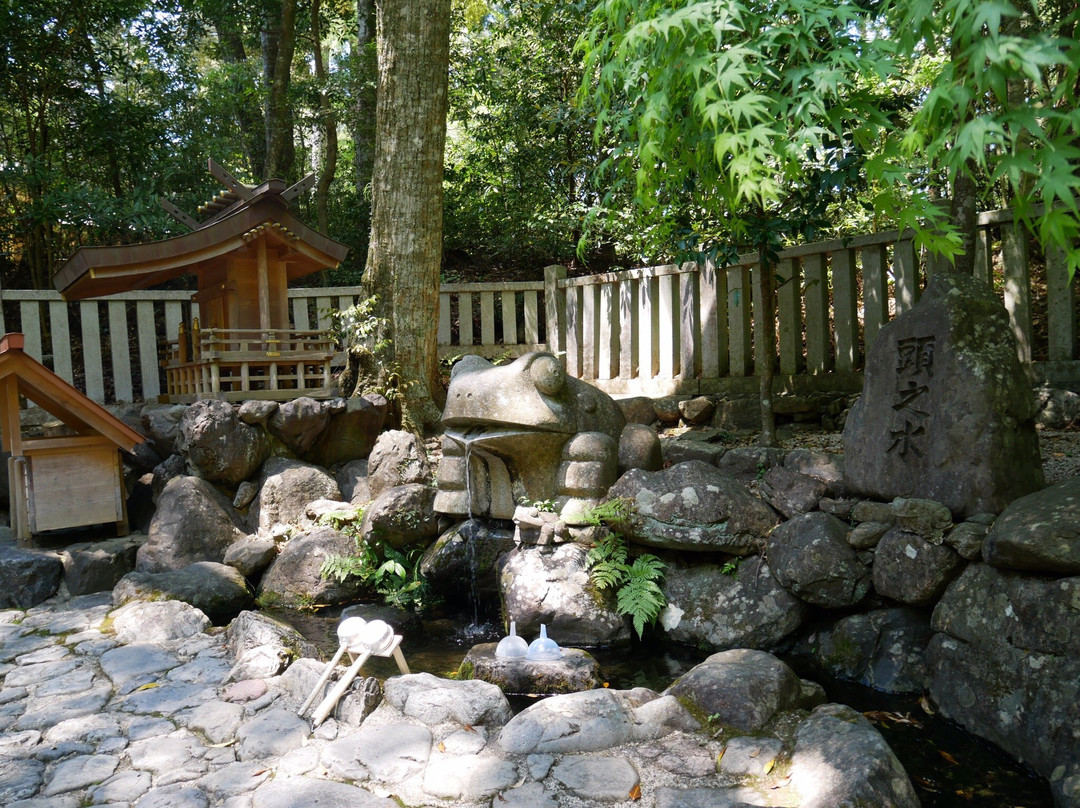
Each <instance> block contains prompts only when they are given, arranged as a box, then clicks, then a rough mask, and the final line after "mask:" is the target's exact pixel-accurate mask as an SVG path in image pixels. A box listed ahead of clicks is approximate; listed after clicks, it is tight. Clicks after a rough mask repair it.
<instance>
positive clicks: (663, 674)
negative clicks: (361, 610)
mask: <svg viewBox="0 0 1080 808" xmlns="http://www.w3.org/2000/svg"><path fill="white" fill-rule="evenodd" d="M270 613H271V614H272V615H273V616H275V617H277V618H278V619H280V620H283V621H285V622H287V623H289V624H291V625H293V626H295V627H296V629H297V630H299V631H300V632H301V633H302V634H303V635H304V636H305V637H307V639H308V640H310V641H311V642H313V643H315V644H316V645H318V646H319V647H320V648H321V649H322V650H323V652H324V653H325V654H326V656H327V657H328V658H329V657H330V656H331V655H332V654H333V653H334V651H336V650H337V634H336V627H337V623H338V618H337V615H336V614H334V613H319V614H310V613H305V612H292V611H286V610H275V611H272V612H270ZM501 636H502V631H501V627H499V626H497V625H496V624H494V623H475V622H473V621H472V615H467V616H462V617H459V618H449V619H444V620H437V621H430V622H425V624H424V628H423V631H422V632H411V633H406V634H405V637H404V639H403V641H402V644H401V649H402V652H403V653H404V654H405V659H406V661H407V662H408V663H409V668H410V670H412V672H413V673H421V672H428V673H433V674H436V675H438V676H445V675H448V674H450V673H451V672H454V671H456V670H457V667H458V665H459V664H460V663H461V660H462V659H463V658H464V656H465V654H466V653H467V652H468V650H469V648H470V647H471V646H473V645H474V644H477V643H483V642H495V641H497V640H498V639H499V638H500V637H501ZM554 639H556V640H558V638H557V637H555V638H554ZM591 653H592V654H593V656H595V657H596V659H597V661H598V662H599V663H600V669H601V672H602V674H603V677H604V681H605V683H606V684H607V685H608V686H610V687H613V688H620V689H622V688H631V687H638V686H643V687H649V688H652V689H654V690H663V689H664V688H666V687H667V686H668V685H670V684H671V683H672V681H674V680H675V679H676V678H678V677H679V676H681V675H682V674H683V673H685V672H686V671H687V670H689V669H690V668H692V667H693V666H694V665H696V664H698V663H699V662H701V661H702V660H704V659H705V657H706V656H708V654H707V653H706V652H704V651H699V650H697V649H693V648H687V647H682V646H672V645H661V644H659V643H635V644H634V645H633V646H631V647H630V648H629V649H621V650H619V651H612V650H593V651H591ZM789 662H790V663H791V664H792V665H793V666H794V667H795V668H796V670H798V672H799V674H800V675H801V676H804V677H806V678H809V679H813V680H815V681H817V682H819V683H821V685H822V686H823V687H824V688H825V692H826V693H827V695H828V697H829V699H830V701H836V702H840V703H842V704H847V705H850V706H851V707H854V708H855V709H857V710H861V711H863V712H864V714H866V715H867V717H868V718H870V720H872V721H873V722H874V724H875V726H877V727H878V729H879V730H880V731H881V733H882V735H884V736H885V739H886V740H887V741H888V743H889V745H890V746H891V747H892V749H893V751H894V752H895V753H896V755H897V757H898V758H899V759H900V761H901V763H903V765H904V768H905V769H906V770H907V772H908V775H909V776H910V777H911V779H912V782H913V784H914V785H915V789H916V792H917V793H918V796H919V800H920V801H921V803H922V806H923V808H961V806H963V808H1053V799H1052V798H1051V796H1050V789H1049V787H1048V785H1047V783H1046V781H1045V780H1043V779H1041V778H1038V777H1035V776H1033V775H1032V774H1031V773H1030V772H1029V771H1028V770H1026V769H1025V768H1023V767H1022V766H1020V765H1018V764H1016V763H1015V762H1014V761H1012V760H1011V759H1009V758H1008V757H1007V756H1006V755H1005V754H1004V753H1002V752H1001V751H1000V750H998V749H997V748H995V747H993V746H991V745H990V744H988V743H986V742H985V741H982V740H980V739H979V738H976V737H975V736H974V735H971V734H969V733H967V732H965V731H964V730H962V729H960V728H959V727H958V726H957V725H955V724H953V723H951V722H949V721H946V720H944V719H943V718H941V717H940V716H937V715H930V714H928V713H927V712H926V710H925V709H924V707H923V705H922V704H920V700H919V698H918V697H917V696H893V695H889V694H885V693H879V692H877V691H875V690H872V689H870V688H868V687H863V686H861V685H857V684H853V683H851V682H842V681H840V680H837V679H833V678H831V677H829V676H825V675H822V674H820V673H819V672H815V671H813V670H811V669H809V668H806V667H805V666H803V665H802V664H800V662H799V661H798V660H789ZM363 672H364V673H365V674H367V675H370V676H377V677H379V678H386V677H388V676H394V675H396V674H397V672H398V670H397V665H396V663H395V662H394V660H393V659H382V658H373V659H371V660H369V661H368V663H367V664H366V665H365V667H364V671H363ZM511 701H512V704H514V706H515V707H521V706H523V705H524V704H526V703H528V702H527V700H524V699H512V700H511ZM927 706H928V705H927Z"/></svg>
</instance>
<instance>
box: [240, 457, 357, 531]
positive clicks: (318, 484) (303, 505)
mask: <svg viewBox="0 0 1080 808" xmlns="http://www.w3.org/2000/svg"><path fill="white" fill-rule="evenodd" d="M259 478H260V483H261V484H260V486H259V493H258V494H256V495H255V499H254V501H253V502H252V503H251V508H250V509H249V510H248V524H249V526H250V528H251V530H252V531H266V530H269V529H270V528H272V527H273V526H274V525H276V524H286V525H289V524H299V523H300V522H301V521H302V519H303V516H304V512H305V511H306V510H307V506H308V503H310V502H313V501H314V500H317V499H330V500H335V501H340V500H341V491H340V490H339V489H338V486H337V481H335V480H334V478H333V477H331V476H330V475H329V474H327V472H326V470H325V469H322V468H320V467H318V466H312V465H310V464H308V463H305V462H303V461H302V460H293V459H291V458H287V457H271V458H270V459H269V460H267V461H266V463H264V464H263V467H262V471H261V472H260V473H259Z"/></svg>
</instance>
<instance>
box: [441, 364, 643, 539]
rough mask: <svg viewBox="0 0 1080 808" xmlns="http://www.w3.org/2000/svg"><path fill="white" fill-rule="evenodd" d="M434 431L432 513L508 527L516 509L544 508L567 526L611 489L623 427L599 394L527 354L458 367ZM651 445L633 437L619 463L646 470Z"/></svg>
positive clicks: (612, 406) (608, 400) (606, 399)
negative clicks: (439, 428)
mask: <svg viewBox="0 0 1080 808" xmlns="http://www.w3.org/2000/svg"><path fill="white" fill-rule="evenodd" d="M443 426H444V427H445V432H444V436H443V442H442V449H443V456H442V462H441V464H440V465H439V473H438V481H439V483H438V484H439V491H438V494H437V495H436V497H435V510H436V511H438V512H439V513H444V514H448V515H450V516H455V517H459V518H463V519H464V518H473V517H489V518H493V519H511V518H513V516H514V510H515V507H516V506H517V505H518V504H519V503H525V504H530V505H531V504H533V503H541V502H544V503H550V504H551V505H552V506H554V508H555V510H556V511H557V512H559V513H560V514H561V518H562V520H563V521H564V522H566V523H568V524H574V523H580V519H581V514H582V513H583V512H584V511H585V510H586V509H588V508H589V507H592V506H593V505H595V504H596V503H598V502H599V500H600V499H601V498H602V497H603V496H604V495H605V494H606V493H607V490H608V488H609V487H610V486H611V485H612V483H614V482H615V480H616V477H617V475H618V473H619V468H620V437H621V436H622V435H623V433H624V427H626V420H625V418H624V417H623V414H622V411H621V410H620V409H619V406H618V405H617V404H616V403H615V402H614V401H613V400H612V398H611V397H610V396H608V395H607V394H606V393H604V392H602V391H600V390H597V389H596V388H595V387H593V386H591V385H589V384H586V383H585V382H583V381H580V380H579V379H575V378H573V377H572V376H568V375H567V374H566V370H565V369H564V368H563V366H562V363H561V362H560V361H559V360H558V359H557V358H556V357H555V356H554V355H552V354H550V353H545V352H533V353H528V354H525V355H524V356H521V357H519V358H518V359H516V360H515V361H514V362H512V363H510V364H508V365H503V366H496V365H493V364H492V363H491V362H488V361H487V360H486V359H483V358H482V357H479V356H466V357H464V358H463V359H461V360H460V361H459V362H458V363H457V364H456V365H455V366H454V369H453V372H452V373H451V375H450V387H449V390H448V391H447V396H446V407H445V409H444V410H443ZM631 426H633V427H635V428H636V429H637V430H642V429H645V430H649V432H651V429H649V428H648V427H642V426H640V425H636V424H635V425H631ZM652 441H653V442H656V443H657V445H656V446H655V447H653V446H650V445H649V444H648V441H646V442H644V445H645V446H646V448H645V449H641V448H637V447H641V446H642V445H643V442H642V441H641V440H640V437H637V439H635V440H631V441H627V442H626V443H625V444H624V447H623V453H622V456H621V457H622V463H621V465H622V466H623V467H624V468H633V467H647V466H649V465H650V458H653V457H658V455H659V452H658V442H657V439H656V436H655V434H653V435H652Z"/></svg>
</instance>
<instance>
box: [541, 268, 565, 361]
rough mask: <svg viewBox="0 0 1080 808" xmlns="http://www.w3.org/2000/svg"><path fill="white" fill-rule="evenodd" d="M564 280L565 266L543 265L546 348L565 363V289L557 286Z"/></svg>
mask: <svg viewBox="0 0 1080 808" xmlns="http://www.w3.org/2000/svg"><path fill="white" fill-rule="evenodd" d="M564 280H566V267H564V266H559V265H558V264H553V265H551V266H547V267H544V315H545V320H546V325H545V334H546V336H547V344H548V350H549V351H551V352H552V353H553V354H555V355H556V356H559V357H563V361H564V363H565V354H566V315H565V311H566V290H565V289H563V288H561V287H560V286H559V282H560V281H564Z"/></svg>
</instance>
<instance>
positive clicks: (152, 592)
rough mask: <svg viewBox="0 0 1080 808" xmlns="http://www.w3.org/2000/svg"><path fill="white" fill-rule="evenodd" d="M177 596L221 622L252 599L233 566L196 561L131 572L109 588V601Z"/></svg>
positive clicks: (218, 622) (242, 579) (124, 601)
mask: <svg viewBox="0 0 1080 808" xmlns="http://www.w3.org/2000/svg"><path fill="white" fill-rule="evenodd" d="M133 600H149V601H157V600H180V601H183V602H184V603H190V604H191V605H192V606H194V607H195V608H197V609H199V610H200V611H201V612H202V613H203V614H205V615H206V616H207V617H209V618H210V620H212V621H213V622H214V623H215V624H217V625H219V626H220V625H224V624H226V623H228V622H229V621H230V620H231V619H232V618H234V617H236V615H238V614H239V613H240V612H241V611H243V610H244V609H247V608H250V607H251V605H252V604H253V602H254V598H253V597H252V595H251V590H249V589H248V586H247V581H246V580H245V579H244V576H243V575H241V574H240V572H239V571H238V570H236V569H234V568H233V567H229V566H226V565H225V564H218V563H216V562H214V561H199V562H197V563H195V564H191V565H189V566H187V567H184V568H183V569H179V570H172V571H169V572H157V573H154V572H131V573H128V574H127V575H125V576H124V577H123V578H121V579H120V582H119V583H117V585H116V586H115V587H114V588H113V603H115V604H116V605H117V606H120V605H122V604H124V603H128V602H129V601H133Z"/></svg>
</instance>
